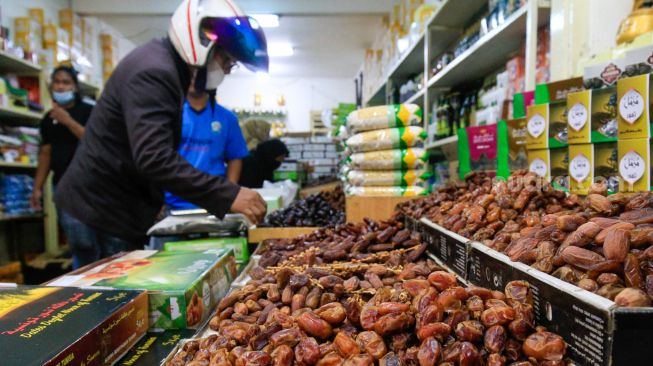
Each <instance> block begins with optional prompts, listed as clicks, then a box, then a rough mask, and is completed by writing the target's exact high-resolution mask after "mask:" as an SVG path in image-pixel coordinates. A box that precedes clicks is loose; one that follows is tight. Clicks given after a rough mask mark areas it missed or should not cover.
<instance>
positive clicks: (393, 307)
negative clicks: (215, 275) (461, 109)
mask: <svg viewBox="0 0 653 366" xmlns="http://www.w3.org/2000/svg"><path fill="white" fill-rule="evenodd" d="M353 264H354V263H347V264H345V263H336V264H332V265H329V266H325V268H322V270H323V271H324V272H325V273H326V272H329V270H327V269H326V267H328V268H332V269H333V271H332V272H330V273H332V274H325V273H322V274H324V275H323V276H321V277H317V278H316V277H314V274H313V275H308V274H306V273H305V272H306V271H301V270H291V269H290V268H287V267H286V268H284V267H279V268H274V269H273V270H270V269H268V275H264V277H261V278H257V279H254V280H253V281H257V282H255V283H251V284H248V285H246V286H245V287H243V288H242V289H239V290H235V291H234V292H232V293H231V294H229V295H228V296H227V297H225V298H224V299H223V300H222V302H221V303H220V304H219V306H218V313H217V315H216V316H215V317H213V318H212V319H211V321H210V323H209V326H210V328H211V329H212V330H213V331H215V334H213V335H210V336H207V337H205V338H201V339H194V340H190V341H187V342H185V343H184V344H183V345H182V347H181V349H180V350H179V351H178V352H177V353H176V354H175V355H174V356H173V357H172V359H171V360H170V361H168V363H167V366H182V365H187V366H218V365H219V366H228V365H236V366H245V365H257V366H268V365H269V366H282V365H317V366H330V365H343V366H368V365H383V366H390V365H405V366H411V365H419V366H435V365H441V366H453V365H469V366H472V365H479V366H480V365H488V366H499V365H514V366H528V365H533V366H535V365H537V366H554V365H564V364H565V361H564V357H565V353H566V343H565V341H564V340H563V339H562V338H561V337H560V336H558V335H556V334H554V333H551V332H548V331H546V330H545V329H544V328H541V327H537V326H536V325H535V323H534V315H533V306H532V299H531V293H530V289H529V285H528V283H525V282H520V281H515V282H510V283H508V285H507V286H506V287H505V291H504V292H500V291H491V290H488V289H485V288H479V287H469V288H464V287H460V286H459V285H458V283H457V281H456V278H455V277H454V276H453V275H452V274H450V273H448V272H444V271H441V270H437V268H435V267H436V266H435V265H434V264H432V263H427V262H423V261H422V262H417V263H414V265H415V266H418V267H421V270H425V269H430V268H434V269H435V270H434V271H431V272H422V271H421V270H420V271H417V272H413V274H412V275H408V276H406V275H405V276H404V277H403V278H401V279H400V278H399V276H389V277H384V278H396V279H395V280H394V281H384V280H382V281H381V282H382V283H378V284H374V283H373V282H376V281H373V280H371V279H366V276H365V275H361V274H360V272H357V270H354V269H351V270H344V271H343V269H342V268H340V266H351V265H353ZM379 267H380V268H379ZM389 270H391V269H387V268H386V269H385V271H389ZM369 271H370V269H369V268H367V269H366V270H365V274H367V273H369ZM374 271H384V268H383V267H382V266H377V267H376V269H374V270H373V271H372V272H374ZM336 273H337V274H336ZM338 274H340V275H338ZM269 275H272V276H269ZM344 275H347V276H348V277H343V276H344ZM377 275H379V274H377ZM266 277H267V279H265V280H264V278H266ZM379 277H381V276H379ZM364 282H368V283H369V284H370V285H372V287H370V288H364V287H363V286H362V285H363V283H364ZM318 293H319V294H320V295H314V294H318Z"/></svg>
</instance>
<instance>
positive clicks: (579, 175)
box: [569, 154, 591, 183]
mask: <svg viewBox="0 0 653 366" xmlns="http://www.w3.org/2000/svg"><path fill="white" fill-rule="evenodd" d="M590 169H591V163H590V160H589V159H588V158H587V157H586V156H585V155H583V154H578V155H576V156H575V157H574V158H573V159H571V161H570V162H569V173H570V174H571V177H572V178H573V179H574V180H575V181H577V182H578V183H581V182H582V181H584V180H585V179H587V177H588V176H589V175H590Z"/></svg>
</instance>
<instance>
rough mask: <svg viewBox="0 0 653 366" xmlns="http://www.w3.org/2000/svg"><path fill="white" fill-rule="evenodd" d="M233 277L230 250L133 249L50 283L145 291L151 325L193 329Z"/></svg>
mask: <svg viewBox="0 0 653 366" xmlns="http://www.w3.org/2000/svg"><path fill="white" fill-rule="evenodd" d="M235 277H236V261H235V258H234V255H233V251H232V250H230V249H219V250H206V251H204V252H192V251H183V252H182V251H179V252H177V251H173V252H157V251H155V250H137V251H133V252H130V253H128V254H126V255H124V256H122V257H120V258H117V259H115V260H113V261H110V262H108V263H105V264H102V265H99V266H96V267H93V268H91V269H90V270H88V271H86V272H84V273H81V274H78V275H74V276H63V277H61V278H59V279H58V280H56V281H53V282H51V283H50V285H51V286H78V287H89V286H92V287H103V288H116V289H142V290H147V291H148V296H149V314H150V328H154V329H184V328H192V329H195V328H197V327H198V326H200V325H201V323H202V322H203V321H204V320H206V319H207V317H208V316H209V313H210V312H211V310H212V309H213V307H214V306H215V305H216V304H217V302H218V300H219V299H220V298H222V296H224V294H225V293H226V292H227V290H228V289H229V284H230V283H231V281H232V280H233V279H234V278H235Z"/></svg>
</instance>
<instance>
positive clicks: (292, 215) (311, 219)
mask: <svg viewBox="0 0 653 366" xmlns="http://www.w3.org/2000/svg"><path fill="white" fill-rule="evenodd" d="M344 222H345V194H344V191H343V190H342V187H340V186H338V187H336V188H335V189H334V190H333V191H325V192H319V193H316V194H313V195H310V196H308V197H306V198H304V199H300V200H297V201H294V202H293V203H291V204H290V206H288V207H286V208H282V209H279V210H276V211H273V212H271V213H270V214H269V215H268V216H267V217H266V218H265V222H264V223H263V224H262V225H261V226H272V227H294V226H308V227H311V226H333V225H338V224H342V223H344Z"/></svg>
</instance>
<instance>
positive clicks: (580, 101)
mask: <svg viewBox="0 0 653 366" xmlns="http://www.w3.org/2000/svg"><path fill="white" fill-rule="evenodd" d="M567 108H568V111H567V125H568V126H567V128H568V131H569V138H568V141H569V144H570V145H572V144H589V143H602V142H615V141H617V88H616V87H609V88H603V89H591V90H584V91H580V92H576V93H570V94H569V95H568V96H567Z"/></svg>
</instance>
